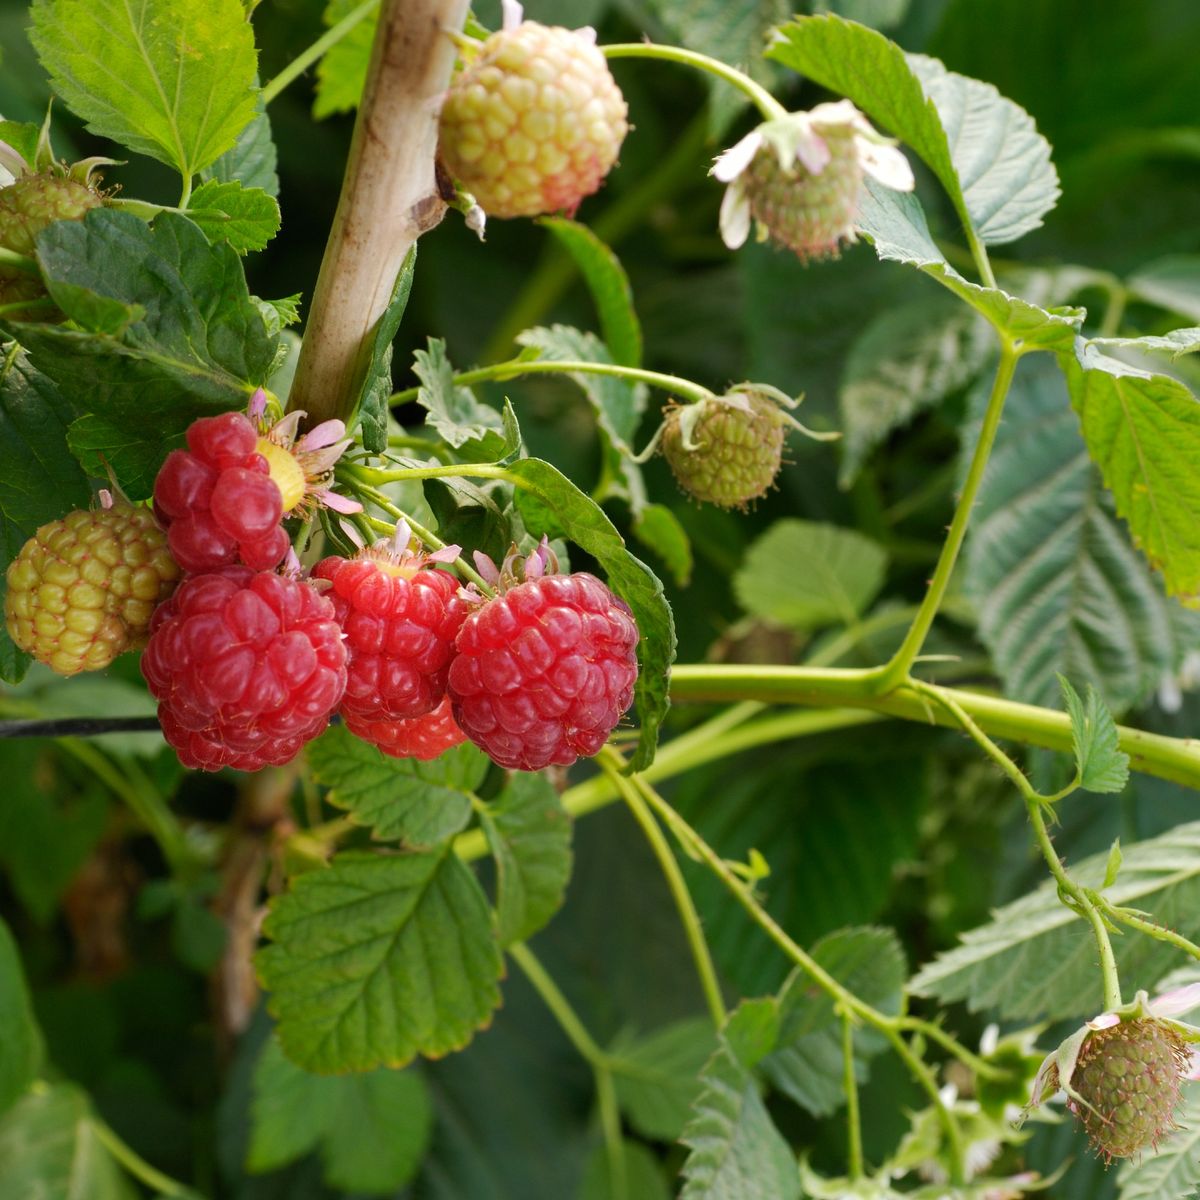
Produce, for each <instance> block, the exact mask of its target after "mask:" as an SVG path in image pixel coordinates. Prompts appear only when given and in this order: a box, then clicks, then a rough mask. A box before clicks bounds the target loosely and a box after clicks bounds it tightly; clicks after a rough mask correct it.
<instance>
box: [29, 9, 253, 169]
mask: <svg viewBox="0 0 1200 1200" xmlns="http://www.w3.org/2000/svg"><path fill="white" fill-rule="evenodd" d="M32 16H33V29H32V31H31V34H30V37H31V40H32V41H33V44H34V48H35V49H36V50H37V52H38V57H39V58H40V59H41V61H42V65H43V66H44V67H45V68H46V70H47V71H48V72H49V73H50V78H51V81H52V83H53V85H54V90H55V91H56V92H57V93H58V94H59V95H60V96H61V97H62V98H63V100H65V101H66V103H67V104H68V105H69V106H70V107H71V109H72V110H73V111H74V112H75V113H76V114H77V115H78V116H80V117H82V118H83V120H84V121H85V122H86V124H87V127H88V128H89V129H90V130H91V131H92V132H93V133H97V134H99V135H100V136H102V137H108V138H112V139H113V140H114V141H116V142H120V143H121V144H123V145H125V146H128V147H129V148H130V149H131V150H135V151H137V152H138V153H139V154H148V155H150V156H151V157H152V158H157V159H158V160H159V161H160V162H165V163H166V164H167V165H168V166H172V167H175V168H176V169H177V170H178V171H179V173H180V174H181V175H183V176H184V177H185V178H189V179H190V178H191V177H192V176H193V175H195V174H196V173H197V172H198V171H200V170H202V169H203V168H204V167H207V166H208V165H209V164H211V163H212V162H214V161H215V160H216V159H217V158H218V157H219V156H220V155H221V154H223V153H224V152H225V151H226V150H228V149H229V148H230V147H231V146H232V145H233V144H234V141H235V139H236V138H237V135H238V134H239V133H240V132H241V131H242V129H243V128H244V127H245V126H246V125H247V124H248V123H249V121H250V120H251V119H252V118H253V115H254V101H255V89H254V80H255V71H256V69H257V55H256V54H255V51H254V33H253V31H252V29H251V27H250V24H249V22H248V21H247V20H246V13H245V10H244V9H243V7H242V4H241V0H209V2H208V3H205V4H204V5H203V6H197V5H195V4H193V3H191V0H139V2H138V3H136V4H126V3H123V2H122V0H35V3H34V4H33V8H32Z"/></svg>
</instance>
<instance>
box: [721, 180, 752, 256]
mask: <svg viewBox="0 0 1200 1200" xmlns="http://www.w3.org/2000/svg"><path fill="white" fill-rule="evenodd" d="M719 224H720V227H721V240H722V241H723V242H724V243H725V245H726V246H728V247H729V249H730V250H736V249H738V247H739V246H744V245H745V244H746V239H747V238H748V237H749V236H750V197H749V196H747V195H746V190H745V188H743V187H741V186H740V185H739V184H737V183H731V184H730V185H729V186H728V187H727V188H726V189H725V196H724V199H722V201H721V216H720V221H719Z"/></svg>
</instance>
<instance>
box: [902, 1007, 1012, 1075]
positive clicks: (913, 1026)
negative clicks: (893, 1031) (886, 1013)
mask: <svg viewBox="0 0 1200 1200" xmlns="http://www.w3.org/2000/svg"><path fill="white" fill-rule="evenodd" d="M896 1025H897V1028H899V1029H904V1030H907V1031H909V1032H910V1033H919V1034H920V1035H921V1036H922V1037H927V1038H928V1039H929V1040H930V1041H931V1042H937V1044H938V1045H939V1046H941V1047H942V1049H943V1050H946V1051H948V1052H949V1053H950V1054H952V1055H954V1057H955V1058H957V1059H958V1061H959V1062H961V1063H962V1064H963V1065H964V1066H966V1067H968V1068H969V1069H970V1070H971V1071H972V1073H974V1074H975V1075H978V1076H980V1077H981V1078H984V1079H1007V1078H1009V1077H1010V1073H1009V1072H1008V1071H1005V1070H1004V1069H1003V1068H1002V1067H997V1066H994V1065H993V1064H992V1063H990V1062H988V1061H987V1060H986V1059H983V1058H980V1057H979V1055H978V1054H975V1053H973V1052H972V1051H970V1050H968V1049H967V1048H966V1046H964V1045H963V1044H962V1043H961V1042H960V1041H958V1040H957V1039H956V1038H954V1037H952V1036H951V1035H950V1034H948V1033H947V1032H946V1031H945V1030H944V1029H943V1028H942V1027H941V1026H940V1025H935V1024H934V1022H932V1021H924V1020H922V1019H921V1018H920V1017H907V1016H905V1017H899V1018H898V1019H897V1021H896Z"/></svg>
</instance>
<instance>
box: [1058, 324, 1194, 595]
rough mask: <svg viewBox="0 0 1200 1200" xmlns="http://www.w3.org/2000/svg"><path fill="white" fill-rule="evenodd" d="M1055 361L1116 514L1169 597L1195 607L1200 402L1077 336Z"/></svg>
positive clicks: (1179, 386)
mask: <svg viewBox="0 0 1200 1200" xmlns="http://www.w3.org/2000/svg"><path fill="white" fill-rule="evenodd" d="M1059 363H1060V365H1061V366H1062V369H1063V372H1064V374H1065V375H1066V377H1067V386H1068V388H1069V389H1070V392H1071V403H1072V405H1073V406H1074V408H1075V411H1076V412H1077V413H1078V414H1079V420H1080V425H1081V426H1082V429H1083V439H1084V441H1085V442H1086V443H1087V447H1088V453H1089V454H1091V456H1092V458H1093V459H1094V460H1095V462H1096V464H1097V466H1099V468H1100V471H1101V474H1102V475H1103V476H1104V482H1105V485H1106V486H1107V487H1108V489H1109V490H1110V491H1111V492H1112V493H1113V497H1114V499H1115V500H1116V505H1117V514H1118V515H1119V516H1120V517H1122V518H1123V519H1124V520H1125V521H1126V522H1127V524H1128V525H1129V529H1130V532H1131V533H1132V534H1133V538H1134V541H1135V543H1136V544H1137V545H1138V548H1139V549H1140V550H1142V552H1143V553H1144V554H1145V555H1146V557H1147V558H1148V559H1149V560H1150V562H1151V564H1152V565H1153V566H1155V567H1156V568H1158V569H1159V570H1160V571H1162V573H1163V578H1164V580H1165V581H1166V586H1167V591H1168V593H1170V594H1171V595H1173V596H1179V597H1180V598H1181V599H1182V600H1183V601H1184V603H1187V604H1200V479H1198V478H1197V475H1196V472H1195V470H1194V466H1195V463H1196V462H1197V461H1200V403H1197V400H1196V397H1195V396H1193V395H1192V393H1191V392H1190V391H1189V390H1188V389H1187V387H1186V386H1185V385H1184V384H1182V383H1180V382H1179V381H1178V380H1177V379H1173V378H1171V377H1170V376H1168V375H1158V374H1154V373H1153V372H1150V371H1143V370H1141V369H1139V368H1137V367H1132V366H1129V365H1128V364H1126V363H1123V362H1119V361H1118V360H1117V359H1115V358H1108V357H1106V356H1105V355H1103V354H1101V353H1100V352H1099V351H1098V350H1097V349H1096V348H1095V347H1093V346H1092V345H1091V344H1090V343H1089V342H1087V341H1086V340H1085V339H1083V338H1080V339H1078V341H1077V343H1076V345H1075V347H1074V352H1073V353H1062V354H1060V355H1059Z"/></svg>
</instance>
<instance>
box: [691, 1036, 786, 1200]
mask: <svg viewBox="0 0 1200 1200" xmlns="http://www.w3.org/2000/svg"><path fill="white" fill-rule="evenodd" d="M700 1082H701V1084H702V1085H703V1090H702V1091H701V1092H700V1094H699V1096H697V1098H696V1103H695V1106H694V1108H693V1116H692V1119H691V1120H690V1121H689V1122H688V1125H687V1128H686V1129H684V1131H683V1135H682V1137H681V1139H680V1140H681V1141H682V1142H683V1144H684V1145H685V1146H687V1147H688V1149H689V1151H690V1153H689V1154H688V1157H687V1160H686V1161H685V1162H684V1164H683V1175H684V1178H685V1179H686V1180H687V1182H686V1184H685V1185H684V1188H683V1191H682V1192H681V1193H680V1197H681V1200H799V1197H800V1174H799V1171H798V1170H797V1167H796V1158H795V1155H793V1154H792V1151H791V1149H790V1148H789V1147H788V1144H787V1142H785V1141H784V1139H783V1137H782V1136H781V1135H780V1133H779V1130H777V1129H776V1128H775V1125H774V1123H773V1122H772V1121H771V1118H770V1115H769V1114H768V1113H767V1109H766V1106H765V1105H764V1104H763V1101H762V1097H761V1096H760V1095H759V1094H758V1085H757V1084H756V1083H755V1081H754V1077H753V1076H752V1075H751V1074H750V1072H749V1071H748V1070H747V1069H746V1068H745V1067H744V1066H742V1064H741V1063H740V1062H738V1060H737V1059H736V1058H735V1057H734V1055H733V1053H732V1051H731V1050H730V1049H729V1048H728V1046H726V1045H724V1044H722V1045H721V1046H720V1048H719V1049H718V1050H717V1052H716V1053H715V1054H714V1055H713V1056H712V1058H711V1059H710V1060H709V1062H708V1065H707V1066H706V1067H705V1068H704V1071H703V1073H702V1075H701V1076H700Z"/></svg>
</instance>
